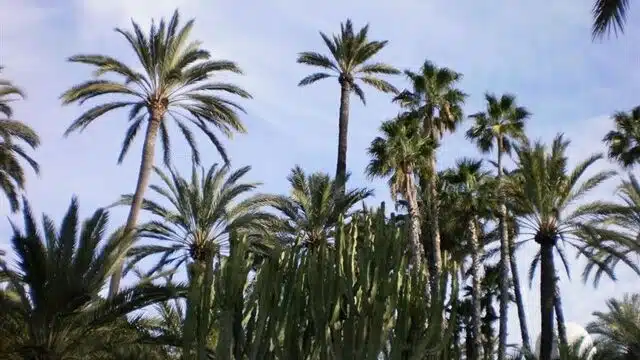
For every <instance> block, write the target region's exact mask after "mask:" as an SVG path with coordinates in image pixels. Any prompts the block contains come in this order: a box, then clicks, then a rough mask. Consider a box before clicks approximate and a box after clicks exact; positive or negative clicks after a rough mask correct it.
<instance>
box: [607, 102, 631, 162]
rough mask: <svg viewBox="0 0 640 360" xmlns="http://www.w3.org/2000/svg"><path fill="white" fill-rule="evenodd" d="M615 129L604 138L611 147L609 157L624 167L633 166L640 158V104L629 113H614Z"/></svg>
mask: <svg viewBox="0 0 640 360" xmlns="http://www.w3.org/2000/svg"><path fill="white" fill-rule="evenodd" d="M613 121H614V124H615V125H614V126H615V130H611V131H609V132H608V133H607V134H606V135H605V136H604V138H603V139H602V140H603V141H604V142H605V143H606V144H607V145H608V147H609V158H610V159H612V160H615V161H617V162H618V164H620V165H621V166H622V167H624V168H631V167H633V166H634V165H635V164H636V163H637V162H638V161H639V160H640V106H637V107H635V108H633V109H632V110H631V111H630V112H629V113H627V112H623V111H620V112H617V113H615V114H614V115H613Z"/></svg>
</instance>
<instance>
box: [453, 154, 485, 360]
mask: <svg viewBox="0 0 640 360" xmlns="http://www.w3.org/2000/svg"><path fill="white" fill-rule="evenodd" d="M441 179H442V181H443V182H444V183H445V184H446V188H447V190H448V192H450V193H452V194H455V199H456V200H457V201H456V202H455V205H453V206H451V208H453V209H450V210H449V211H450V212H452V213H453V214H455V215H454V219H455V221H456V222H458V223H459V222H466V225H467V229H466V231H465V232H466V234H465V235H466V236H468V239H469V252H470V254H471V269H470V270H471V271H470V273H471V277H472V286H471V303H472V316H471V318H472V327H471V332H472V333H471V335H470V336H471V339H473V341H474V343H473V344H472V345H471V346H470V348H471V349H472V351H471V353H472V357H471V359H482V358H483V355H482V350H483V346H482V338H481V336H480V333H479V332H480V327H481V324H482V320H481V299H480V297H481V282H482V274H481V273H480V270H481V267H482V260H481V259H482V258H483V256H484V254H483V249H482V244H481V240H480V239H481V231H482V229H481V222H480V216H482V215H483V214H484V215H486V214H487V212H488V211H489V209H490V207H491V205H490V204H492V203H493V194H492V193H493V186H494V184H493V177H492V176H491V173H490V172H488V171H486V170H484V169H483V168H482V160H473V159H468V158H462V159H460V160H458V161H457V162H456V166H455V167H454V168H451V169H447V170H445V171H444V172H443V173H442V174H441Z"/></svg>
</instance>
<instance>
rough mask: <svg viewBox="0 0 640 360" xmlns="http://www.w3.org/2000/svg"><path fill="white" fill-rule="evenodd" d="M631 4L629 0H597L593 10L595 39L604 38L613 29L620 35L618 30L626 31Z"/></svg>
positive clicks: (592, 33) (593, 34)
mask: <svg viewBox="0 0 640 360" xmlns="http://www.w3.org/2000/svg"><path fill="white" fill-rule="evenodd" d="M629 6H630V1H629V0H595V2H594V3H593V8H592V10H591V13H592V15H593V25H592V29H591V36H592V37H593V39H597V38H602V37H603V36H605V35H608V34H610V33H611V31H613V33H614V34H616V35H618V31H620V33H624V26H625V23H626V22H627V11H628V10H629Z"/></svg>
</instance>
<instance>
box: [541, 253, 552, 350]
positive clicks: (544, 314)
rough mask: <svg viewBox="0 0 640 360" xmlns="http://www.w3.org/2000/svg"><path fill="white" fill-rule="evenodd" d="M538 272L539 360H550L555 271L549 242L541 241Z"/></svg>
mask: <svg viewBox="0 0 640 360" xmlns="http://www.w3.org/2000/svg"><path fill="white" fill-rule="evenodd" d="M540 270H541V271H540V277H541V279H540V327H541V331H540V360H551V352H552V351H553V338H554V336H553V305H554V302H555V293H556V291H555V290H556V286H555V282H556V271H555V266H554V264H553V244H552V242H550V241H544V240H543V241H542V243H541V245H540Z"/></svg>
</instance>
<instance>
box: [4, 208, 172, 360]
mask: <svg viewBox="0 0 640 360" xmlns="http://www.w3.org/2000/svg"><path fill="white" fill-rule="evenodd" d="M23 217H24V229H20V228H18V226H16V225H13V237H12V239H11V242H12V245H13V248H14V250H15V254H16V257H17V261H16V262H15V264H16V266H15V267H13V268H9V267H8V266H7V265H6V264H4V263H0V272H1V273H2V274H3V275H5V276H6V277H8V281H9V284H10V285H11V287H10V290H9V291H2V292H0V307H2V311H1V312H0V324H2V326H0V337H1V338H2V339H3V341H2V342H3V346H2V349H3V350H4V351H7V353H4V354H0V358H3V359H7V358H8V359H12V358H14V356H16V357H19V358H20V359H30V360H31V359H32V360H39V359H72V358H85V356H88V355H91V354H95V353H96V352H97V351H98V350H100V349H101V348H102V346H104V345H106V344H105V341H108V340H109V339H113V337H111V335H113V334H115V333H116V332H118V331H123V330H124V331H126V330H127V328H129V329H131V327H128V326H126V321H123V319H121V317H122V316H124V315H126V314H128V313H130V312H132V311H135V310H138V309H141V308H143V307H145V306H148V305H150V304H152V303H155V302H158V301H162V300H165V299H169V298H171V297H174V296H177V295H183V294H184V291H183V290H182V289H181V288H180V287H179V286H175V287H173V289H172V288H167V287H161V286H156V285H137V286H133V287H131V288H128V289H125V290H123V291H122V292H121V293H119V294H118V295H117V296H115V297H114V298H112V299H109V300H104V299H102V298H101V297H100V291H102V290H103V288H104V287H105V285H106V283H107V281H108V279H109V276H110V275H111V273H112V272H113V271H114V269H115V268H116V267H117V265H118V263H119V261H120V260H121V259H122V258H124V256H125V255H126V251H127V249H126V246H124V245H125V244H123V241H124V242H126V241H129V240H128V239H130V237H123V236H122V232H121V231H116V232H115V233H114V234H113V235H111V236H110V237H109V238H108V239H103V235H104V233H105V231H106V228H107V224H108V214H107V212H106V211H105V210H102V209H99V210H97V211H96V212H95V213H94V214H93V215H92V216H91V217H90V218H88V219H87V220H85V221H84V222H82V223H79V221H78V202H77V200H76V199H73V200H72V201H71V204H70V206H69V208H68V210H67V212H66V214H65V216H64V218H63V219H62V222H61V225H60V227H59V228H58V227H57V226H56V225H55V224H54V222H53V220H51V218H49V217H48V216H46V215H44V216H43V221H42V222H43V224H42V230H40V229H38V225H37V223H36V221H35V219H34V217H33V215H32V213H31V210H30V207H29V204H28V203H27V202H26V201H25V202H24V209H23ZM121 345H122V344H121Z"/></svg>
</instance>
